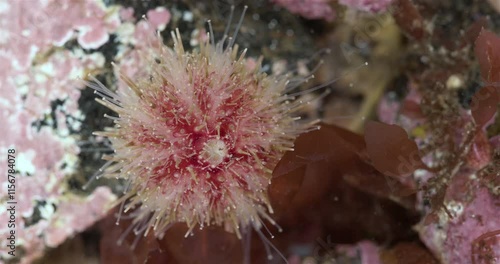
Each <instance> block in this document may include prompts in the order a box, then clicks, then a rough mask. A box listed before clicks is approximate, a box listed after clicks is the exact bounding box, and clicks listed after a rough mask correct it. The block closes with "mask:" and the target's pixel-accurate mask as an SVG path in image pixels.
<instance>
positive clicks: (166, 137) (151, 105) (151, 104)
mask: <svg viewBox="0 0 500 264" xmlns="http://www.w3.org/2000/svg"><path fill="white" fill-rule="evenodd" d="M172 37H173V39H174V47H173V49H171V48H169V47H166V46H163V45H160V47H159V48H154V49H153V48H152V49H151V54H148V55H147V56H148V57H149V61H150V68H149V69H148V74H149V75H148V76H147V77H145V78H139V79H132V78H131V77H128V76H125V75H124V74H122V76H121V79H122V80H123V81H125V83H127V86H128V89H124V90H119V91H117V92H116V93H114V92H111V91H110V90H108V89H107V88H106V87H104V85H102V84H101V83H99V82H98V81H97V80H96V79H94V81H95V83H93V84H91V85H90V86H91V87H92V88H94V89H95V90H96V93H97V94H99V95H101V96H102V99H98V101H99V102H100V103H102V104H103V105H105V106H107V107H109V108H110V109H112V110H114V111H115V112H116V113H117V114H118V117H111V118H112V119H113V120H114V122H115V126H114V127H112V128H109V129H107V130H106V131H104V132H97V133H96V134H97V135H102V136H106V137H108V138H109V140H110V141H111V142H112V145H113V148H114V150H115V153H114V155H112V156H105V157H104V158H105V159H106V160H108V163H106V165H105V166H104V168H103V169H102V170H103V175H104V176H107V177H117V178H123V179H125V180H126V181H127V190H126V192H125V195H124V196H123V197H122V199H121V200H120V201H121V202H122V207H124V208H122V209H123V210H122V211H125V212H126V211H130V210H133V209H136V210H135V211H134V213H133V214H134V215H135V220H134V231H135V232H136V233H142V232H145V233H147V232H148V231H149V230H150V229H151V228H153V229H154V232H155V235H156V236H158V237H162V236H163V234H164V232H165V230H166V229H167V228H168V227H169V226H170V224H172V223H177V222H185V223H186V224H187V226H188V227H189V230H190V231H189V232H191V230H192V229H193V228H194V227H195V226H197V225H198V226H199V227H200V228H203V226H208V225H218V226H223V227H224V228H225V229H226V230H227V231H229V232H234V233H236V234H237V236H238V237H240V238H241V231H240V230H241V229H245V228H247V227H253V228H255V229H257V230H258V229H260V227H261V226H262V219H266V220H268V221H270V222H271V223H272V224H275V223H274V221H273V220H272V218H271V217H270V214H271V213H272V208H271V205H270V202H269V199H268V194H267V189H268V186H269V184H270V183H271V175H272V170H273V169H274V167H275V165H276V164H277V162H278V161H279V159H280V158H281V157H282V155H283V154H284V152H285V151H289V150H293V141H294V139H295V138H296V136H297V135H298V134H300V133H302V132H304V131H305V130H307V129H308V128H309V127H310V125H308V124H303V123H298V122H296V120H297V118H296V117H293V116H292V114H293V112H294V111H295V110H297V109H298V108H299V107H300V106H301V103H300V102H292V101H291V99H292V98H290V97H289V96H287V95H286V94H285V92H286V88H287V84H288V80H287V78H286V76H274V75H267V74H265V73H263V72H261V71H260V68H259V67H256V68H255V69H249V68H248V67H247V61H246V59H245V51H243V52H241V53H239V52H238V47H237V45H233V43H234V39H232V38H226V37H224V38H223V39H222V40H221V41H219V42H217V43H215V41H214V40H213V35H211V36H210V39H209V41H207V42H205V43H202V44H200V47H199V50H197V51H193V52H186V51H185V50H184V47H183V45H182V42H181V37H180V34H179V31H178V30H177V31H176V32H175V33H174V32H172ZM159 41H160V43H161V39H160V38H159ZM188 234H189V233H188ZM188 234H186V235H188Z"/></svg>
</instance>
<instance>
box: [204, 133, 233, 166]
mask: <svg viewBox="0 0 500 264" xmlns="http://www.w3.org/2000/svg"><path fill="white" fill-rule="evenodd" d="M227 155H228V149H227V146H226V143H225V142H224V141H222V140H220V139H218V138H213V139H209V140H207V142H205V144H203V149H202V150H201V153H200V156H199V158H200V159H201V160H203V161H205V162H207V163H208V164H210V167H212V168H215V167H216V166H218V165H219V164H221V163H222V162H223V161H224V159H225V158H226V157H227Z"/></svg>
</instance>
